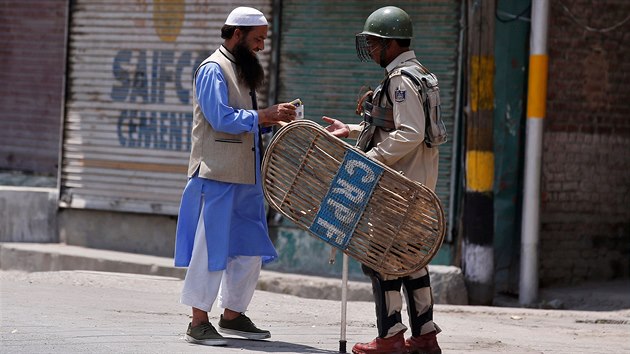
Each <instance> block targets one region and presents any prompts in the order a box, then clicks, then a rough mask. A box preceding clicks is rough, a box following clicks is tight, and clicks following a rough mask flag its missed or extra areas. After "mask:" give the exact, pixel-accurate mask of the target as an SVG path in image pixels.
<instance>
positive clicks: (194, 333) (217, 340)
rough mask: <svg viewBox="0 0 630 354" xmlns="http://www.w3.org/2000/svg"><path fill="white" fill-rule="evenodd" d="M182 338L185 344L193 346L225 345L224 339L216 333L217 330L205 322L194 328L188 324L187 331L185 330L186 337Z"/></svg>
mask: <svg viewBox="0 0 630 354" xmlns="http://www.w3.org/2000/svg"><path fill="white" fill-rule="evenodd" d="M184 338H185V339H186V342H188V343H194V344H203V345H227V341H226V340H225V338H223V336H222V335H220V334H219V333H217V330H216V329H214V327H212V325H211V324H210V323H207V322H206V323H202V324H200V325H197V326H195V327H192V323H189V324H188V330H186V336H185V337H184Z"/></svg>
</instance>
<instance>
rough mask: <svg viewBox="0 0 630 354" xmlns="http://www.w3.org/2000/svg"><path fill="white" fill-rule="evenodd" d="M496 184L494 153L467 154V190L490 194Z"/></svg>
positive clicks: (475, 151)
mask: <svg viewBox="0 0 630 354" xmlns="http://www.w3.org/2000/svg"><path fill="white" fill-rule="evenodd" d="M493 183H494V153H493V152H492V151H478V150H472V151H468V152H467V153H466V190H467V191H473V192H490V191H492V186H493Z"/></svg>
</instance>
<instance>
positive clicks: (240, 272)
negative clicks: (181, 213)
mask: <svg viewBox="0 0 630 354" xmlns="http://www.w3.org/2000/svg"><path fill="white" fill-rule="evenodd" d="M201 215H203V208H202V211H201ZM206 244H207V241H206V232H205V227H204V223H203V217H200V218H199V222H198V223H197V230H196V232H195V242H194V245H193V251H192V258H191V260H190V264H189V266H188V270H187V271H186V278H185V279H184V287H183V289H182V296H181V299H180V302H181V303H182V304H184V305H188V306H191V307H195V308H198V309H200V310H203V311H206V312H210V310H211V309H212V305H213V304H214V302H215V300H216V299H217V294H218V296H219V301H218V303H217V307H219V308H222V309H225V308H227V309H230V310H232V311H236V312H242V313H243V312H245V311H247V307H248V306H249V303H250V302H251V300H252V297H253V296H254V290H255V289H256V284H257V283H258V277H259V276H260V268H261V266H262V258H261V257H260V256H237V257H230V258H229V259H228V263H227V268H226V269H225V270H221V271H216V272H210V271H208V249H207V247H206Z"/></svg>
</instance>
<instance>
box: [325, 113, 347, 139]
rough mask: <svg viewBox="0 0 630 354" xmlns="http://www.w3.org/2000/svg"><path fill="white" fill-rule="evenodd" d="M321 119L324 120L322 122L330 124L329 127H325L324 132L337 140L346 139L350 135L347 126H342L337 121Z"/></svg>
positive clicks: (328, 118) (341, 123) (342, 124)
mask: <svg viewBox="0 0 630 354" xmlns="http://www.w3.org/2000/svg"><path fill="white" fill-rule="evenodd" d="M322 119H323V120H324V122H326V123H328V124H330V125H329V126H327V127H326V130H327V131H328V132H329V133H330V134H332V135H334V136H336V137H338V138H347V137H348V134H350V128H348V125H347V124H344V123H343V122H341V121H339V120H336V119H334V118H330V117H326V116H323V117H322Z"/></svg>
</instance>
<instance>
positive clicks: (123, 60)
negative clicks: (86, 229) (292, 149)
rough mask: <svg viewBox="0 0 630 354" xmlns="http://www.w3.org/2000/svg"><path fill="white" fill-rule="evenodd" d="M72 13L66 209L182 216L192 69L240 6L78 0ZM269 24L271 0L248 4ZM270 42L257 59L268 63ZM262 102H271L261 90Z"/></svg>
mask: <svg viewBox="0 0 630 354" xmlns="http://www.w3.org/2000/svg"><path fill="white" fill-rule="evenodd" d="M72 4H73V5H72V7H71V27H70V43H69V83H68V99H67V104H66V111H67V113H66V116H65V124H64V128H65V129H64V139H63V166H62V179H61V184H62V190H61V202H60V205H61V206H63V207H71V208H90V209H104V210H117V211H130V212H143V213H156V214H167V215H176V214H177V209H178V206H179V199H180V197H181V192H182V189H183V187H184V186H185V183H186V168H187V165H188V155H189V151H190V129H191V122H192V104H191V102H192V101H191V84H192V73H193V72H194V70H195V68H196V67H197V66H198V64H199V63H200V62H201V61H203V59H205V58H206V57H207V56H208V55H209V54H211V53H212V52H213V51H214V50H215V49H216V48H217V47H218V46H219V45H220V44H221V43H222V41H223V40H222V39H221V38H220V28H221V26H222V25H223V23H224V22H225V19H226V17H227V15H228V13H229V12H230V11H231V10H232V9H233V8H235V7H237V6H240V3H238V4H237V3H235V2H233V1H212V0H186V1H184V0H153V1H146V0H136V1H128V0H77V1H74V2H73V3H72ZM248 6H253V7H256V8H258V9H260V10H261V11H263V12H264V13H265V14H266V15H267V17H268V19H269V20H271V18H272V14H271V2H270V1H269V0H260V1H250V2H248ZM269 44H270V43H269V42H267V45H268V46H267V48H266V49H265V51H264V52H263V53H261V54H259V57H260V58H261V61H262V64H263V66H265V67H267V66H268V63H269V53H270V51H271V48H270V47H271V46H270V45H269ZM259 100H260V102H266V97H265V95H264V93H263V94H262V95H260V99H259Z"/></svg>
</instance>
